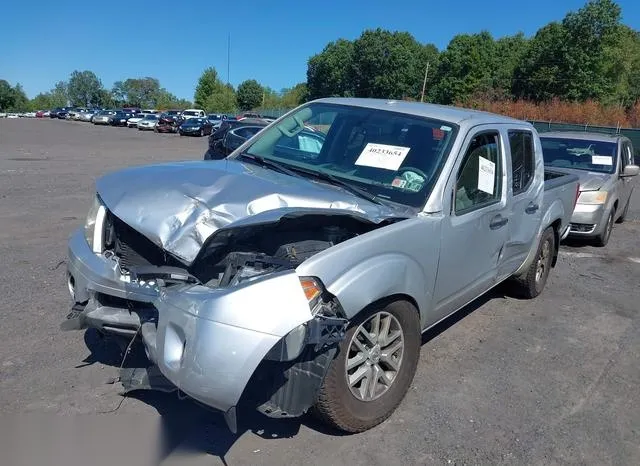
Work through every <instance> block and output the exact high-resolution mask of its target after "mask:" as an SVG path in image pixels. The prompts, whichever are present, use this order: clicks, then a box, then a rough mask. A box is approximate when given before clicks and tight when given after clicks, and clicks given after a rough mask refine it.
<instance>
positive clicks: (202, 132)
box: [200, 129, 204, 137]
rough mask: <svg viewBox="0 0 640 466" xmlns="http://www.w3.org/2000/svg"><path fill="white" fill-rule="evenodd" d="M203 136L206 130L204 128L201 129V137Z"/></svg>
mask: <svg viewBox="0 0 640 466" xmlns="http://www.w3.org/2000/svg"><path fill="white" fill-rule="evenodd" d="M202 136H204V130H203V129H201V130H200V137H202Z"/></svg>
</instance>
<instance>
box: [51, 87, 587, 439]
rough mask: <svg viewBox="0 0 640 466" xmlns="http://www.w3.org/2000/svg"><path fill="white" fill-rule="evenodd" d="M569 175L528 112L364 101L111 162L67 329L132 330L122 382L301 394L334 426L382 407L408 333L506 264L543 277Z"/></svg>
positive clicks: (74, 285) (568, 200)
mask: <svg viewBox="0 0 640 466" xmlns="http://www.w3.org/2000/svg"><path fill="white" fill-rule="evenodd" d="M577 180H578V178H577V177H576V176H575V175H570V174H562V173H556V172H553V171H545V169H544V166H543V160H542V151H541V145H540V139H539V136H538V134H537V132H536V131H535V129H534V128H533V127H532V126H531V125H530V124H528V123H525V122H522V121H518V120H514V119H509V118H505V117H501V116H498V115H493V114H489V113H482V112H475V111H470V110H465V109H458V108H451V107H443V106H436V105H427V104H420V103H411V102H399V101H387V100H373V99H321V100H316V101H313V102H310V103H307V104H305V105H303V106H301V107H299V108H297V109H295V110H293V111H292V112H290V113H288V114H287V115H285V116H284V117H282V118H280V119H279V120H277V121H275V122H273V123H272V124H270V125H269V126H268V127H266V128H265V129H263V130H262V131H260V132H259V133H258V134H257V135H255V136H254V137H252V138H251V139H249V140H248V141H247V142H245V143H244V144H242V145H241V146H240V147H239V148H238V149H237V150H235V151H234V152H233V153H232V154H230V155H229V156H228V157H227V158H226V159H223V160H217V161H193V162H182V163H165V164H159V165H154V166H148V167H137V168H130V169H126V170H122V171H119V172H116V173H111V174H108V175H106V176H104V177H102V178H101V179H99V180H98V181H97V194H96V196H95V199H94V201H93V206H92V207H91V209H90V211H89V214H88V216H87V219H86V224H85V226H84V227H83V228H80V229H79V230H78V231H77V232H76V233H75V234H73V236H72V237H71V238H70V241H69V261H68V286H69V291H70V293H71V296H72V299H73V302H74V305H73V308H72V311H71V312H70V313H69V315H68V316H67V319H66V320H65V321H64V322H63V323H62V324H61V327H62V328H63V329H66V330H71V329H84V328H88V327H93V328H97V329H98V330H99V331H100V332H102V333H104V334H109V335H115V336H118V337H119V338H123V337H124V338H127V339H128V340H129V341H130V342H131V343H130V344H133V343H139V344H142V345H143V346H144V349H145V351H146V354H147V356H148V358H149V360H150V361H151V362H152V363H153V364H152V365H150V366H149V367H147V368H139V369H136V368H133V369H126V370H123V371H122V373H121V382H122V383H123V385H124V386H125V390H136V389H143V388H147V389H165V390H166V389H169V390H171V389H174V390H180V391H181V392H182V393H185V394H187V395H189V396H190V397H192V398H194V399H195V400H198V401H200V402H201V403H204V404H205V405H208V406H210V407H213V408H216V409H218V410H221V411H222V412H224V415H225V419H226V421H227V423H228V425H229V427H230V428H231V430H233V431H235V430H236V429H237V407H238V406H239V405H240V403H241V401H242V403H243V406H244V403H247V405H248V406H255V407H256V408H257V409H258V410H259V411H260V412H262V413H264V414H266V415H268V416H272V417H278V418H281V417H290V416H300V415H302V414H303V413H305V412H306V411H307V410H309V409H310V408H313V409H312V411H313V412H314V413H316V414H317V415H318V416H319V417H320V418H321V419H323V420H325V421H326V422H328V423H329V424H331V425H333V426H335V427H337V428H339V429H342V430H344V431H348V432H358V431H362V430H366V429H368V428H371V427H372V426H375V425H376V424H378V423H380V422H382V421H383V420H384V419H386V418H387V417H388V416H390V415H391V413H392V412H393V411H394V410H395V408H396V407H397V406H398V404H399V403H400V402H401V400H402V399H403V397H404V396H405V393H406V392H407V389H408V388H409V386H410V384H411V382H412V380H413V377H414V374H415V371H416V366H417V364H418V359H419V352H420V346H421V333H422V332H424V331H425V330H427V329H428V328H430V327H432V326H433V325H435V324H437V323H438V322H440V321H441V320H443V319H445V318H446V317H447V316H449V315H451V314H452V313H454V312H456V311H457V310H459V309H460V308H461V307H463V306H464V305H465V304H467V303H469V302H470V301H472V300H474V299H475V298H477V297H478V296H480V295H481V294H483V293H485V292H486V291H487V290H489V289H491V288H492V287H494V286H496V285H497V284H499V283H501V282H503V281H506V280H509V283H511V286H512V289H513V290H514V291H515V292H518V293H519V294H521V295H522V296H524V297H526V298H533V297H535V296H537V295H538V294H539V293H541V292H542V290H543V287H544V285H545V282H546V280H547V276H548V274H549V271H550V269H551V268H552V267H553V266H554V265H555V262H556V257H557V253H558V244H559V242H560V239H561V238H562V237H563V236H564V235H565V234H566V233H567V232H568V227H569V219H570V217H571V213H572V211H573V208H574V205H575V201H576V197H577V193H578V181H577Z"/></svg>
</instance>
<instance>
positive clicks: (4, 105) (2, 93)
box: [0, 79, 14, 111]
mask: <svg viewBox="0 0 640 466" xmlns="http://www.w3.org/2000/svg"><path fill="white" fill-rule="evenodd" d="M13 102H14V95H13V87H11V84H9V82H8V81H5V80H4V79H0V110H2V111H6V110H8V109H9V108H11V107H13Z"/></svg>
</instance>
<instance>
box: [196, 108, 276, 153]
mask: <svg viewBox="0 0 640 466" xmlns="http://www.w3.org/2000/svg"><path fill="white" fill-rule="evenodd" d="M267 125H268V123H267V122H266V121H264V120H261V119H253V118H250V119H246V120H243V121H237V120H231V119H225V120H223V121H222V123H221V124H220V126H218V127H217V128H216V129H215V130H214V131H213V132H212V133H211V136H209V145H208V147H207V151H206V152H205V154H204V160H219V159H223V158H225V157H226V156H227V155H229V154H230V153H231V152H233V151H234V150H236V149H237V148H238V147H239V146H240V145H242V144H243V143H244V142H245V141H246V140H247V139H249V138H251V137H252V136H254V135H255V134H257V133H258V132H259V131H260V130H261V129H263V128H265V127H266V126H267ZM232 130H235V131H233V133H232V135H231V136H230V137H228V138H227V137H226V136H227V134H228V133H229V132H230V131H232Z"/></svg>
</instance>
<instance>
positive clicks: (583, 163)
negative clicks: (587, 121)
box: [540, 136, 617, 173]
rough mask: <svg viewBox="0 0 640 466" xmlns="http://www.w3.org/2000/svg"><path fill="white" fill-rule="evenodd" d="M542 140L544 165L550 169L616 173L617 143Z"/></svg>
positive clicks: (557, 139) (583, 140)
mask: <svg viewBox="0 0 640 466" xmlns="http://www.w3.org/2000/svg"><path fill="white" fill-rule="evenodd" d="M540 139H541V141H542V152H543V156H544V164H545V165H547V166H549V167H558V168H575V169H576V170H587V171H592V172H599V173H613V172H614V171H615V165H616V159H617V153H616V147H617V146H616V143H615V142H606V141H591V140H588V139H571V138H555V137H553V138H552V137H544V136H541V137H540Z"/></svg>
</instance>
